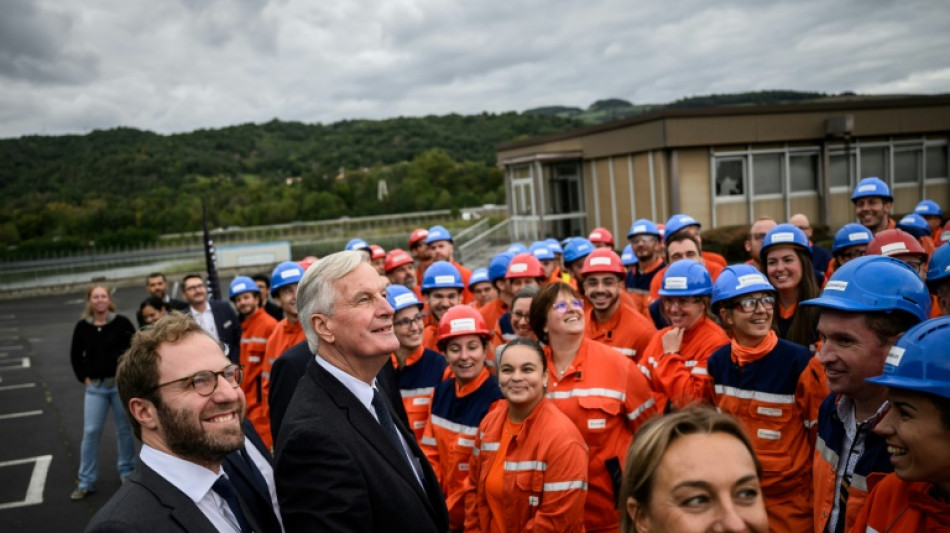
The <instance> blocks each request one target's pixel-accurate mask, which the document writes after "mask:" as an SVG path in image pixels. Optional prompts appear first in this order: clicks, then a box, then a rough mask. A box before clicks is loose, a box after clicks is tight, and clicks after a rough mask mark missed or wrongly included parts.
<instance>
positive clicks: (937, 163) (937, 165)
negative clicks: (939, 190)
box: [927, 144, 948, 179]
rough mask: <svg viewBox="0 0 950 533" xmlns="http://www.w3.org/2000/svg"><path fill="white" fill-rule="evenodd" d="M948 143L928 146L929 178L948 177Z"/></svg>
mask: <svg viewBox="0 0 950 533" xmlns="http://www.w3.org/2000/svg"><path fill="white" fill-rule="evenodd" d="M947 177H948V173H947V145H946V144H944V145H941V146H928V147H927V179H941V178H942V179H946V178H947Z"/></svg>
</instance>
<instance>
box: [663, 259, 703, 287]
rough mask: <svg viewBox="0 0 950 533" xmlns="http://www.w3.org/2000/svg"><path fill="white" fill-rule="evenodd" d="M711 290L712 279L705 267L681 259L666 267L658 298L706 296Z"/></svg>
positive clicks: (690, 260) (695, 262)
mask: <svg viewBox="0 0 950 533" xmlns="http://www.w3.org/2000/svg"><path fill="white" fill-rule="evenodd" d="M712 290H713V285H712V277H711V276H710V275H709V271H708V270H706V267H704V266H703V265H702V263H699V262H697V261H693V260H692V259H681V260H679V261H677V262H675V263H673V264H671V265H670V266H668V267H666V272H665V273H664V274H663V284H662V285H661V286H660V296H706V295H709V294H710V293H712Z"/></svg>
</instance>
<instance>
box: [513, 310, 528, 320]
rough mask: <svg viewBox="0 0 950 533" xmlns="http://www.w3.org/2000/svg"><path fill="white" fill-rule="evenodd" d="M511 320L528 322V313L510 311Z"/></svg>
mask: <svg viewBox="0 0 950 533" xmlns="http://www.w3.org/2000/svg"><path fill="white" fill-rule="evenodd" d="M511 319H512V320H528V313H525V312H523V311H512V312H511Z"/></svg>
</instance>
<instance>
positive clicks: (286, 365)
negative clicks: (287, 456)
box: [267, 341, 409, 442]
mask: <svg viewBox="0 0 950 533" xmlns="http://www.w3.org/2000/svg"><path fill="white" fill-rule="evenodd" d="M310 361H313V353H312V352H311V351H310V347H309V346H307V341H303V342H300V343H297V344H295V345H293V346H291V347H290V348H287V351H285V352H284V353H282V354H280V357H278V358H277V360H276V361H274V364H273V365H272V366H271V369H270V388H268V390H267V404H268V408H269V411H270V431H271V436H273V438H274V442H277V433H278V432H279V431H280V426H281V423H283V421H284V414H285V413H286V412H287V406H288V405H290V398H291V397H293V395H294V391H295V390H297V382H299V381H300V378H301V377H303V375H304V374H305V373H306V371H307V364H308V363H309V362H310ZM376 380H377V381H378V383H379V386H380V387H381V388H382V389H383V392H384V393H386V397H387V398H389V403H390V404H392V406H393V409H395V410H396V414H397V415H399V418H400V419H401V420H402V421H403V423H404V424H406V426H408V425H409V415H407V414H406V408H405V406H403V404H402V396H401V395H400V394H399V383H398V382H397V380H396V370H395V369H394V368H393V365H390V364H386V365H383V369H382V370H380V371H379V374H378V375H377V376H376Z"/></svg>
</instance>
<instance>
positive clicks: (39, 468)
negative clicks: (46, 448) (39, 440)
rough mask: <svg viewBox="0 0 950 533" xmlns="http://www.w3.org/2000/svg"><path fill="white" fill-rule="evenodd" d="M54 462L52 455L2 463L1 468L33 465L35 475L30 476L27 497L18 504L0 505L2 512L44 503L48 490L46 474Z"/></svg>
mask: <svg viewBox="0 0 950 533" xmlns="http://www.w3.org/2000/svg"><path fill="white" fill-rule="evenodd" d="M52 461H53V456H52V455H40V456H38V457H30V458H28V459H16V460H14V461H6V462H3V463H0V468H2V467H4V466H16V465H23V464H28V463H33V475H31V476H30V484H29V486H27V488H26V496H25V497H24V498H23V499H22V500H20V501H18V502H7V503H0V511H2V510H4V509H13V508H16V507H25V506H27V505H38V504H41V503H43V490H44V489H45V488H46V474H47V473H48V472H49V465H50V463H51V462H52Z"/></svg>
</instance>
